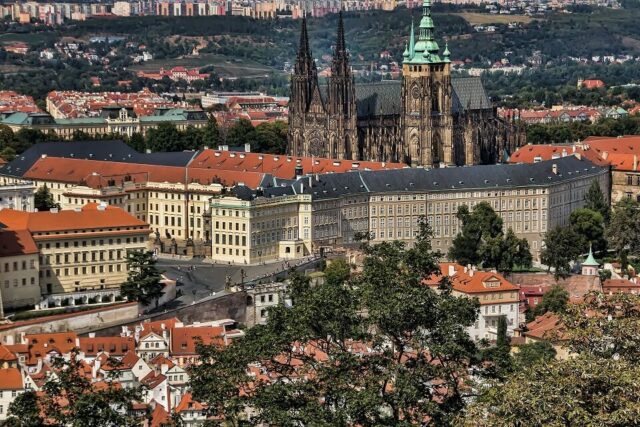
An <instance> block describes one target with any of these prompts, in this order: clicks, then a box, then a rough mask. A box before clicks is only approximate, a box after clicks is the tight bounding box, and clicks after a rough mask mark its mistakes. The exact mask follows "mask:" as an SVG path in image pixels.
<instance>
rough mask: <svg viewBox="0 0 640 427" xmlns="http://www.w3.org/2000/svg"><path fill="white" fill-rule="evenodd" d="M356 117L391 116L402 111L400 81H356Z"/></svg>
mask: <svg viewBox="0 0 640 427" xmlns="http://www.w3.org/2000/svg"><path fill="white" fill-rule="evenodd" d="M355 87H356V108H357V110H358V117H366V116H377V115H383V116H391V115H395V114H400V113H401V112H402V82H400V81H397V80H393V81H385V82H378V83H356V84H355Z"/></svg>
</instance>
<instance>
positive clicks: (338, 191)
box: [226, 156, 610, 262]
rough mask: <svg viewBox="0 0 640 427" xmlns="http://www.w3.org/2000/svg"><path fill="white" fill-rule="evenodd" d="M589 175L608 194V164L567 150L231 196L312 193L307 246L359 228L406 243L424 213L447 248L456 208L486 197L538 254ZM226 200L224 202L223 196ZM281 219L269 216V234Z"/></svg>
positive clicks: (339, 241) (330, 242)
mask: <svg viewBox="0 0 640 427" xmlns="http://www.w3.org/2000/svg"><path fill="white" fill-rule="evenodd" d="M593 180H596V181H597V182H598V183H599V185H600V186H601V188H602V190H603V192H604V193H605V194H608V188H609V185H610V175H609V169H608V167H606V166H597V165H595V164H593V163H592V162H590V161H589V160H586V159H578V158H577V157H574V156H568V157H565V158H560V159H556V160H553V161H547V162H540V163H534V164H517V165H505V164H501V165H488V166H469V167H458V168H440V169H432V170H428V169H423V168H405V169H395V170H385V171H377V172H376V171H353V172H347V173H335V174H325V175H310V176H305V177H302V178H299V179H298V180H296V181H295V182H293V183H292V184H289V185H284V186H282V185H283V184H281V185H278V186H275V187H273V188H263V189H259V190H258V191H255V192H252V193H251V195H247V194H243V195H242V197H238V196H237V195H236V199H237V201H235V202H234V203H240V200H241V199H244V200H247V199H251V200H252V201H254V202H257V201H259V200H268V201H269V203H274V202H275V201H276V200H278V199H284V198H287V197H290V196H292V195H296V196H299V195H309V196H311V219H310V221H311V224H312V230H311V247H312V250H313V251H317V250H319V249H320V248H322V247H323V246H328V247H332V246H333V247H335V246H348V245H350V244H354V243H356V240H357V239H356V237H357V236H358V234H363V233H365V234H366V233H367V232H368V233H369V236H370V238H371V241H372V242H374V243H377V242H382V241H389V240H401V241H404V242H406V243H407V244H411V243H412V242H413V241H414V239H415V238H416V236H417V234H418V232H419V219H420V217H425V218H426V219H427V221H428V222H429V224H430V225H431V227H432V228H433V232H434V236H433V242H432V243H433V247H434V249H436V250H440V251H442V252H443V253H446V252H447V250H448V249H449V247H450V246H451V243H452V241H453V238H454V237H455V236H456V234H457V233H458V232H459V230H460V227H461V224H460V221H459V220H458V219H457V217H456V213H457V211H458V208H459V207H460V206H463V205H466V206H467V207H469V208H471V209H473V207H474V206H476V205H477V204H478V203H481V202H487V203H489V204H490V205H491V206H492V207H493V209H494V210H495V211H496V213H497V214H498V215H499V216H500V217H501V218H502V219H503V220H504V226H505V231H506V230H507V229H509V228H511V229H512V230H513V231H514V232H515V233H516V235H517V236H519V237H520V238H527V240H528V241H529V244H530V247H531V251H532V255H533V256H534V258H539V254H540V251H541V249H542V242H543V239H544V235H545V233H546V232H547V231H548V230H550V229H552V228H554V227H556V226H564V225H567V224H568V221H569V215H570V214H571V212H572V211H574V210H575V209H578V208H580V207H582V206H584V204H585V200H584V198H585V195H586V193H587V191H588V188H589V186H590V185H591V183H592V182H593ZM243 191H244V192H246V191H247V190H246V189H245V190H243ZM226 203H231V198H230V197H227V198H226ZM282 219H283V218H281V220H280V222H278V221H277V220H276V221H274V222H273V226H275V230H273V232H274V233H275V234H276V235H277V234H278V233H279V230H280V229H281V227H282ZM278 224H280V228H279V227H278ZM272 253H273V254H274V255H275V252H272ZM248 262H250V261H248Z"/></svg>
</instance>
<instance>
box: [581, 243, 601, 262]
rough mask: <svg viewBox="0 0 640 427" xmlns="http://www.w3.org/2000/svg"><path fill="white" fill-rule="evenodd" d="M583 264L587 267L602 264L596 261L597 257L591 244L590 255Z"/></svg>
mask: <svg viewBox="0 0 640 427" xmlns="http://www.w3.org/2000/svg"><path fill="white" fill-rule="evenodd" d="M582 265H586V266H587V267H598V266H599V265H600V264H598V261H596V259H595V258H594V257H593V251H592V250H591V246H589V256H588V257H587V259H586V260H585V261H584V262H583V263H582Z"/></svg>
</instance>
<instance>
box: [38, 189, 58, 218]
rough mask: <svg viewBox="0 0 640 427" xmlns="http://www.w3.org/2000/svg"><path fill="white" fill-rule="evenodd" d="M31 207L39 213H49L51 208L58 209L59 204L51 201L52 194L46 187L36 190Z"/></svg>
mask: <svg viewBox="0 0 640 427" xmlns="http://www.w3.org/2000/svg"><path fill="white" fill-rule="evenodd" d="M33 205H34V206H35V208H36V209H38V211H39V212H42V211H49V210H51V209H52V208H60V204H58V203H56V202H55V200H53V194H51V191H49V188H48V187H47V186H46V185H43V186H42V187H40V188H38V190H37V191H36V192H35V194H34V195H33Z"/></svg>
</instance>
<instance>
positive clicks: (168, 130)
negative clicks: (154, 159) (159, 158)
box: [145, 122, 185, 151]
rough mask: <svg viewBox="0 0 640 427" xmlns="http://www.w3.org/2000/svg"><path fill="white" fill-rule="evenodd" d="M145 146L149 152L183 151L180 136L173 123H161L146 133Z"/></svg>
mask: <svg viewBox="0 0 640 427" xmlns="http://www.w3.org/2000/svg"><path fill="white" fill-rule="evenodd" d="M145 146H146V147H147V148H148V149H150V150H151V151H182V150H184V149H185V147H184V142H183V138H182V135H181V134H180V132H179V131H178V128H177V127H176V125H174V124H173V123H169V122H162V123H160V124H159V125H158V126H157V127H156V128H151V129H149V130H148V131H147V136H146V144H145Z"/></svg>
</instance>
